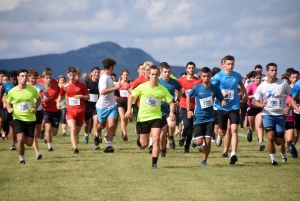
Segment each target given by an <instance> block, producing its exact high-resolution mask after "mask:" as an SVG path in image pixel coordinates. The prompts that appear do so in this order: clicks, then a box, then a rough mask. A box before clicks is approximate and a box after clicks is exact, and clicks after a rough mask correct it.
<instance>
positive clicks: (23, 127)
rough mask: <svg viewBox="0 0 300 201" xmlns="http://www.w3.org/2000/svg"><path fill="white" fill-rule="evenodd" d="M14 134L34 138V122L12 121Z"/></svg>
mask: <svg viewBox="0 0 300 201" xmlns="http://www.w3.org/2000/svg"><path fill="white" fill-rule="evenodd" d="M13 121H14V129H15V133H16V134H19V133H24V134H25V136H26V137H30V138H34V131H35V122H34V121H30V122H28V121H21V120H18V119H14V120H13Z"/></svg>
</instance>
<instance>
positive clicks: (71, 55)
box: [0, 42, 185, 79]
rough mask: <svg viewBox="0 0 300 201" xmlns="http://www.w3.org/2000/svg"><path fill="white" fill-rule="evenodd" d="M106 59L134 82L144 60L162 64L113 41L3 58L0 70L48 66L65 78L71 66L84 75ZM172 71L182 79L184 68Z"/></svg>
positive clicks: (39, 70) (142, 52)
mask: <svg viewBox="0 0 300 201" xmlns="http://www.w3.org/2000/svg"><path fill="white" fill-rule="evenodd" d="M106 57H111V58H113V59H115V60H116V62H117V65H116V66H115V71H114V73H116V75H117V76H119V75H120V73H121V71H122V70H124V69H127V70H129V72H130V79H135V78H136V77H137V76H138V74H137V67H138V65H139V64H141V63H144V62H145V61H152V62H153V63H154V64H156V65H159V62H158V61H156V60H154V59H153V58H152V57H151V56H150V55H149V54H147V53H146V52H145V51H143V50H141V49H138V48H123V47H121V46H120V45H118V44H116V43H113V42H102V43H97V44H93V45H89V46H87V47H84V48H81V49H78V50H73V51H69V52H66V53H62V54H47V55H40V56H32V57H26V58H16V59H0V69H4V70H7V71H8V70H9V71H11V70H18V69H21V68H26V69H30V68H34V69H36V70H37V71H38V72H40V73H42V72H43V70H44V69H45V68H46V67H50V68H51V69H52V71H53V77H54V78H56V77H58V76H59V75H61V74H62V75H66V71H67V68H68V67H70V66H74V67H78V68H80V69H81V71H82V72H83V73H84V72H86V73H88V72H90V69H91V68H92V67H94V66H98V67H99V68H102V60H103V59H104V58H106ZM172 71H173V72H174V73H175V75H176V76H180V74H181V73H182V72H184V71H185V69H184V68H182V67H175V66H174V67H172Z"/></svg>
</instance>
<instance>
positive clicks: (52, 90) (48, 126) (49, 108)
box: [42, 71, 61, 152]
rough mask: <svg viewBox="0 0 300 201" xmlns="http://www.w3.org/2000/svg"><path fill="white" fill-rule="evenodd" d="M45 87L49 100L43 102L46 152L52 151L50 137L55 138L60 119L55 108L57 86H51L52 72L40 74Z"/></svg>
mask: <svg viewBox="0 0 300 201" xmlns="http://www.w3.org/2000/svg"><path fill="white" fill-rule="evenodd" d="M42 77H43V80H44V83H45V87H46V89H47V91H48V93H49V96H50V98H49V99H48V101H45V100H44V101H43V110H44V111H43V113H44V116H43V119H44V122H45V133H46V140H47V145H48V151H50V152H51V151H53V150H54V149H53V148H52V135H53V136H56V135H57V132H58V127H59V121H60V117H61V112H60V108H59V109H58V108H57V107H56V105H57V102H56V101H57V98H58V96H59V92H60V88H59V86H58V85H57V84H55V85H52V84H51V83H52V82H51V80H52V72H50V71H44V72H43V74H42Z"/></svg>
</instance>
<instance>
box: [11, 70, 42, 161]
mask: <svg viewBox="0 0 300 201" xmlns="http://www.w3.org/2000/svg"><path fill="white" fill-rule="evenodd" d="M17 79H18V85H17V87H14V88H13V89H11V90H10V91H9V92H8V96H7V99H6V100H7V103H8V104H7V111H8V112H9V113H10V114H11V113H13V122H14V129H15V133H16V135H17V138H18V153H19V158H20V164H22V165H24V164H25V158H24V153H25V147H24V144H26V145H27V146H31V145H32V144H33V139H34V130H35V121H36V116H35V113H36V111H37V108H38V107H39V106H40V103H41V98H40V94H39V93H38V92H37V90H36V89H35V88H34V87H32V86H29V85H27V84H26V83H27V81H28V70H26V69H20V70H19V71H18V73H17ZM34 100H36V103H34ZM12 102H13V107H11V105H10V104H11V103H12Z"/></svg>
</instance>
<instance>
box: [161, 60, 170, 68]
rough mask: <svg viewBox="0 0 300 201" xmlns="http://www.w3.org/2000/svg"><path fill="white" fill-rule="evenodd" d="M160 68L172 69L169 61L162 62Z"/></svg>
mask: <svg viewBox="0 0 300 201" xmlns="http://www.w3.org/2000/svg"><path fill="white" fill-rule="evenodd" d="M160 68H165V69H171V67H170V65H169V64H168V63H167V62H162V63H161V64H160Z"/></svg>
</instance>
